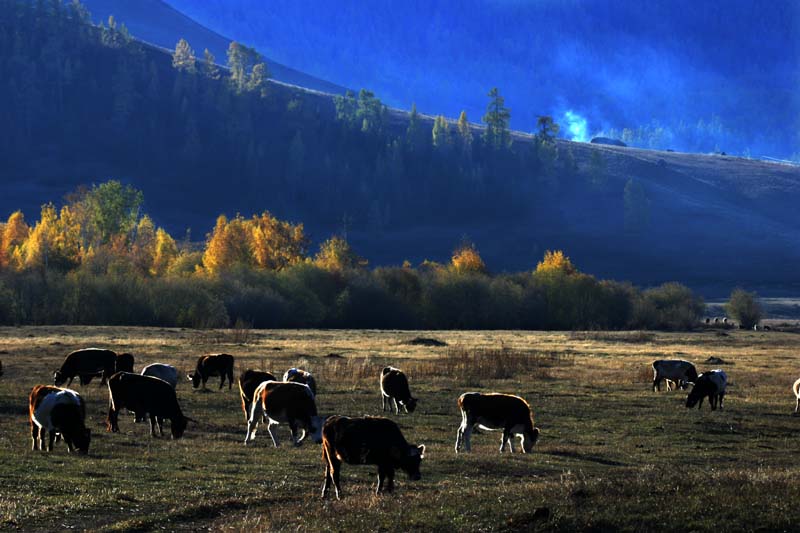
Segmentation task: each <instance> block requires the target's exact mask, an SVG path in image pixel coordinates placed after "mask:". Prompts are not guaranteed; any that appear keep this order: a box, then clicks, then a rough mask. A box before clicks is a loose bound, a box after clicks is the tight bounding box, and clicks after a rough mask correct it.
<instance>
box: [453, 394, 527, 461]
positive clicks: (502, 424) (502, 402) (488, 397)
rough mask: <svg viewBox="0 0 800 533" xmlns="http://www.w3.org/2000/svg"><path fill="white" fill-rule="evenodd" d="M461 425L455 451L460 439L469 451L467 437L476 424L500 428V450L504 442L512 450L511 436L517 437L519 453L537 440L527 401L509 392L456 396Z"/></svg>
mask: <svg viewBox="0 0 800 533" xmlns="http://www.w3.org/2000/svg"><path fill="white" fill-rule="evenodd" d="M458 407H459V409H461V426H459V428H458V433H457V434H456V453H458V452H459V451H460V450H461V444H462V442H463V444H464V448H465V450H466V451H470V448H471V446H470V436H471V435H472V430H473V428H474V427H475V426H478V427H479V428H481V429H485V430H487V431H502V432H503V437H502V440H501V441H500V452H501V453H502V452H503V451H505V447H506V443H508V447H509V449H510V450H511V453H514V444H513V442H512V441H513V438H514V436H517V437H519V439H520V441H521V444H522V453H530V452H531V450H533V446H534V444H536V441H537V440H538V439H539V428H537V427H534V425H533V411H531V408H530V406H529V405H528V402H526V401H525V400H523V399H522V398H520V397H519V396H513V395H511V394H499V393H486V394H482V393H479V392H466V393H464V394H462V395H461V396H459V398H458Z"/></svg>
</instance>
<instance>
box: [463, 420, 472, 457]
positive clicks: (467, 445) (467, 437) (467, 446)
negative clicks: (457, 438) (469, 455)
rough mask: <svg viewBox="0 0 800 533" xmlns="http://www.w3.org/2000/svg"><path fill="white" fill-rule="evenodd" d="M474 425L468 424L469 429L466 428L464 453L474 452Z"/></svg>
mask: <svg viewBox="0 0 800 533" xmlns="http://www.w3.org/2000/svg"><path fill="white" fill-rule="evenodd" d="M471 437H472V424H467V427H466V428H464V451H467V452H469V451H472V442H471Z"/></svg>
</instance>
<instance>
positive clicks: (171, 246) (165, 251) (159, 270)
mask: <svg viewBox="0 0 800 533" xmlns="http://www.w3.org/2000/svg"><path fill="white" fill-rule="evenodd" d="M177 258H178V245H177V244H175V239H173V238H172V237H171V236H170V234H169V233H167V232H166V231H164V230H163V229H162V228H158V231H156V239H155V246H154V252H153V263H152V266H151V267H150V273H151V274H152V275H154V276H163V275H164V274H165V273H166V272H167V270H169V268H170V266H172V263H174V262H175V260H176V259H177Z"/></svg>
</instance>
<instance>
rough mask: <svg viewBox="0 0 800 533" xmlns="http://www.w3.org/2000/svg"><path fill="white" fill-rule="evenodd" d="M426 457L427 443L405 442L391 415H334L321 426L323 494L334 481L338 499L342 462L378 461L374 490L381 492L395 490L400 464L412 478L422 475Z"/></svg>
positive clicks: (371, 462)
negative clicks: (323, 464) (422, 462)
mask: <svg viewBox="0 0 800 533" xmlns="http://www.w3.org/2000/svg"><path fill="white" fill-rule="evenodd" d="M424 457H425V445H424V444H423V445H420V446H417V445H415V444H409V443H408V442H406V439H405V437H403V434H402V433H401V432H400V428H399V427H398V426H397V424H395V423H394V422H392V421H391V420H389V419H388V418H381V417H373V416H366V417H362V418H350V417H347V416H332V417H330V418H329V419H328V420H327V421H326V422H325V425H324V426H323V428H322V461H323V462H324V463H325V485H324V486H323V487H322V497H323V498H324V497H325V496H327V494H328V490H329V489H330V486H331V483H333V487H334V490H335V492H336V499H339V497H340V494H341V492H342V487H341V484H340V483H339V475H340V471H341V468H342V462H345V463H347V464H351V465H377V466H378V487H377V490H376V491H375V492H376V494H380V493H381V491H384V490H385V491H386V492H392V491H393V490H394V472H395V470H396V469H398V468H399V469H401V470H403V471H404V472H406V473H407V474H408V477H409V479H410V480H412V481H418V480H419V479H421V477H422V476H421V474H420V472H419V466H420V463H421V461H422V459H423V458H424Z"/></svg>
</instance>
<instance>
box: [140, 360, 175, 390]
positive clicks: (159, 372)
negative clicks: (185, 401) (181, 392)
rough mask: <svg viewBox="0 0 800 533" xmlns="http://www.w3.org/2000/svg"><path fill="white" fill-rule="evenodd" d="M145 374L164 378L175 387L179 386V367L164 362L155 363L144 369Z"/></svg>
mask: <svg viewBox="0 0 800 533" xmlns="http://www.w3.org/2000/svg"><path fill="white" fill-rule="evenodd" d="M142 375H143V376H150V377H152V378H158V379H163V380H164V381H166V382H167V383H169V384H170V386H171V387H172V388H173V389H174V388H177V386H178V369H177V368H175V367H174V366H172V365H167V364H164V363H153V364H151V365H147V366H146V367H144V368H143V369H142Z"/></svg>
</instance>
